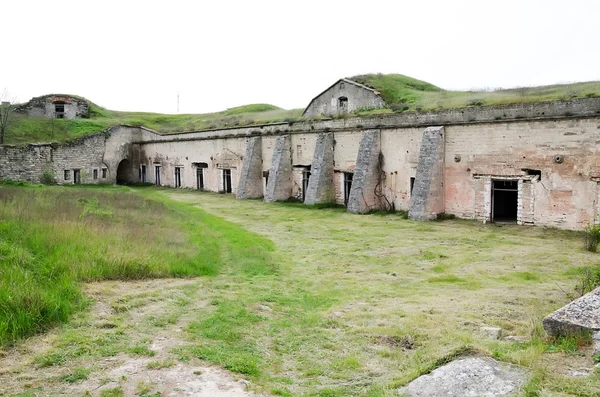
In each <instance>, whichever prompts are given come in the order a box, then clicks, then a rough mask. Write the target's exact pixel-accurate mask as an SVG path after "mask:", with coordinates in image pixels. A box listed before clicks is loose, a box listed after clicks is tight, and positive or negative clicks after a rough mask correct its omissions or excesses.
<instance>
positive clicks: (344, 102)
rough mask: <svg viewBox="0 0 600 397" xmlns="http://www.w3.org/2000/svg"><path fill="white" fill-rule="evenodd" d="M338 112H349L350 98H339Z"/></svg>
mask: <svg viewBox="0 0 600 397" xmlns="http://www.w3.org/2000/svg"><path fill="white" fill-rule="evenodd" d="M338 113H348V98H346V97H345V96H341V97H339V98H338Z"/></svg>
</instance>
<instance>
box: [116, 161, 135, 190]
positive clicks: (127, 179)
mask: <svg viewBox="0 0 600 397" xmlns="http://www.w3.org/2000/svg"><path fill="white" fill-rule="evenodd" d="M134 182H135V181H134V180H133V170H132V169H131V162H130V161H129V160H127V159H123V160H121V162H120V163H119V166H118V167H117V185H126V184H128V183H134Z"/></svg>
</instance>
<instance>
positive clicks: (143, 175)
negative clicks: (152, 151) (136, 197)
mask: <svg viewBox="0 0 600 397" xmlns="http://www.w3.org/2000/svg"><path fill="white" fill-rule="evenodd" d="M146 179H147V178H146V166H145V165H144V164H142V166H141V167H140V182H142V183H146Z"/></svg>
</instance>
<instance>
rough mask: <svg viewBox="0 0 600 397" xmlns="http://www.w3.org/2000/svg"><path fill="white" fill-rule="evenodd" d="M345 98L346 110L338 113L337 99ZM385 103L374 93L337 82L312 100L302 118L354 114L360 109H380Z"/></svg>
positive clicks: (343, 82)
mask: <svg viewBox="0 0 600 397" xmlns="http://www.w3.org/2000/svg"><path fill="white" fill-rule="evenodd" d="M340 97H345V98H347V99H348V102H347V108H346V109H345V111H344V112H340V109H339V106H338V99H339V98H340ZM384 105H385V102H384V101H383V99H382V98H381V96H379V95H378V94H376V93H375V92H373V91H371V90H368V89H365V88H363V87H360V86H357V85H355V84H352V83H349V82H347V81H338V82H337V83H336V84H335V85H333V86H332V87H330V88H329V89H328V90H327V91H325V92H323V93H322V94H321V95H319V96H318V97H316V98H314V99H313V100H312V102H311V103H310V104H309V105H308V107H307V108H306V110H305V112H304V116H307V117H315V116H334V115H338V114H341V113H350V112H354V111H356V110H357V109H361V108H380V107H383V106H384Z"/></svg>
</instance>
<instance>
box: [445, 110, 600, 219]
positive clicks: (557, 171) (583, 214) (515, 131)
mask: <svg viewBox="0 0 600 397" xmlns="http://www.w3.org/2000/svg"><path fill="white" fill-rule="evenodd" d="M446 131H447V133H446V159H445V162H446V172H445V195H446V212H448V213H452V214H456V215H457V216H461V217H466V218H478V219H482V220H484V219H487V220H489V211H488V208H489V206H490V205H491V203H490V202H489V201H490V189H491V184H490V183H486V180H485V179H486V178H485V177H486V176H491V179H493V176H499V177H519V176H525V175H526V172H524V171H523V169H532V170H540V171H541V173H542V175H541V181H539V182H537V181H533V182H531V183H532V192H531V194H532V195H533V202H534V204H533V207H534V208H533V214H532V218H533V219H531V221H532V222H533V223H534V224H536V225H545V226H555V227H560V228H566V229H581V228H583V227H585V226H587V225H588V224H589V223H590V222H593V221H597V220H598V186H597V182H596V181H595V178H594V177H600V156H599V152H600V150H599V148H598V146H597V144H598V142H600V119H598V118H589V119H579V120H575V119H568V120H551V121H523V122H515V123H494V124H477V125H462V126H449V127H447V129H446ZM456 156H460V161H459V162H457V161H455V157H456ZM556 156H562V163H559V162H557V161H556ZM456 159H458V157H457V158H456ZM473 175H481V176H483V179H481V178H479V179H476V178H474V177H473ZM515 179H517V178H515ZM592 179H594V180H592ZM523 194H525V195H526V196H527V197H525V195H524V196H522V197H521V198H522V199H528V200H531V194H530V193H529V192H528V191H524V192H523ZM520 204H521V205H522V206H527V205H528V203H525V202H522V203H520ZM527 223H529V222H527Z"/></svg>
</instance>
